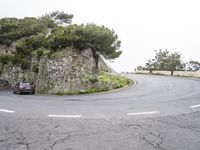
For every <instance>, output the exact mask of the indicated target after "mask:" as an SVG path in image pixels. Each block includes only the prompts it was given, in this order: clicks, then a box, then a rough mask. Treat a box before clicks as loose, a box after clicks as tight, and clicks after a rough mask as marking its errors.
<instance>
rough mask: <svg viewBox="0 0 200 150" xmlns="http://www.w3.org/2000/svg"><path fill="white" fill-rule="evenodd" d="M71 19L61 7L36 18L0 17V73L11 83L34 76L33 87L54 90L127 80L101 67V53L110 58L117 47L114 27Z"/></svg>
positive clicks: (87, 89) (75, 90) (106, 86)
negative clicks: (76, 22) (34, 83)
mask: <svg viewBox="0 0 200 150" xmlns="http://www.w3.org/2000/svg"><path fill="white" fill-rule="evenodd" d="M72 19H73V15H72V14H67V13H64V12H60V11H56V12H52V13H50V14H45V15H43V16H42V17H39V18H34V17H25V18H23V19H17V18H2V19H0V46H3V47H4V49H3V50H2V52H1V51H0V75H1V74H3V75H4V77H6V78H7V80H10V81H12V82H11V83H12V84H14V83H16V82H19V80H22V79H23V80H24V79H25V80H31V81H33V82H36V84H37V85H36V87H37V89H36V91H37V92H38V93H48V94H56V93H57V94H58V95H63V94H85V93H94V92H101V91H108V90H112V89H116V88H120V87H123V86H126V85H128V84H129V80H128V79H126V78H123V77H121V76H113V75H110V74H102V70H105V69H102V67H101V65H100V64H102V63H101V61H103V59H102V58H100V56H101V57H104V58H105V59H115V58H117V57H119V56H120V55H121V53H122V51H121V50H120V45H121V41H120V40H118V36H117V34H116V33H115V32H114V30H112V29H109V28H107V27H105V26H98V25H96V24H81V25H77V24H71V23H72ZM11 47H14V48H13V49H12V50H11ZM0 50H1V48H0ZM104 66H105V65H104ZM98 67H99V68H101V69H99V68H98ZM106 67H107V66H106ZM106 67H105V68H106ZM9 78H12V79H9Z"/></svg>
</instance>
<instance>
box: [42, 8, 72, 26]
mask: <svg viewBox="0 0 200 150" xmlns="http://www.w3.org/2000/svg"><path fill="white" fill-rule="evenodd" d="M73 17H74V16H73V15H72V14H67V13H64V12H63V11H54V12H52V13H50V14H45V15H44V16H42V18H48V19H50V20H53V21H54V22H55V23H58V24H64V23H65V24H71V22H72V19H73Z"/></svg>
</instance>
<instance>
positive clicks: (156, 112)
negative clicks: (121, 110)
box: [127, 111, 159, 116]
mask: <svg viewBox="0 0 200 150" xmlns="http://www.w3.org/2000/svg"><path fill="white" fill-rule="evenodd" d="M158 113H159V111H149V112H138V113H128V114H127V116H134V115H149V114H158Z"/></svg>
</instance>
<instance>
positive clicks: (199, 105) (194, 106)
mask: <svg viewBox="0 0 200 150" xmlns="http://www.w3.org/2000/svg"><path fill="white" fill-rule="evenodd" d="M196 107H200V104H198V105H193V106H190V108H196Z"/></svg>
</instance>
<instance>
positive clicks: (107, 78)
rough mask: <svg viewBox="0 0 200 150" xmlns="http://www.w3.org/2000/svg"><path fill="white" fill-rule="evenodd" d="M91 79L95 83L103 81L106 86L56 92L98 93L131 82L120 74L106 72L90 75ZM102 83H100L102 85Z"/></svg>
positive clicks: (66, 93) (63, 93)
mask: <svg viewBox="0 0 200 150" xmlns="http://www.w3.org/2000/svg"><path fill="white" fill-rule="evenodd" d="M89 80H91V82H94V83H101V84H104V85H106V86H102V87H101V86H100V87H99V86H98V84H97V87H95V88H91V89H87V90H75V91H73V90H70V91H59V92H57V93H55V94H56V95H59V96H62V95H77V94H91V93H98V92H105V91H109V90H112V89H117V88H122V87H125V86H127V85H129V84H130V80H129V79H127V78H125V77H122V76H119V75H111V74H106V73H101V74H100V75H98V76H94V77H91V76H90V77H89ZM101 84H100V85H101Z"/></svg>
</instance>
